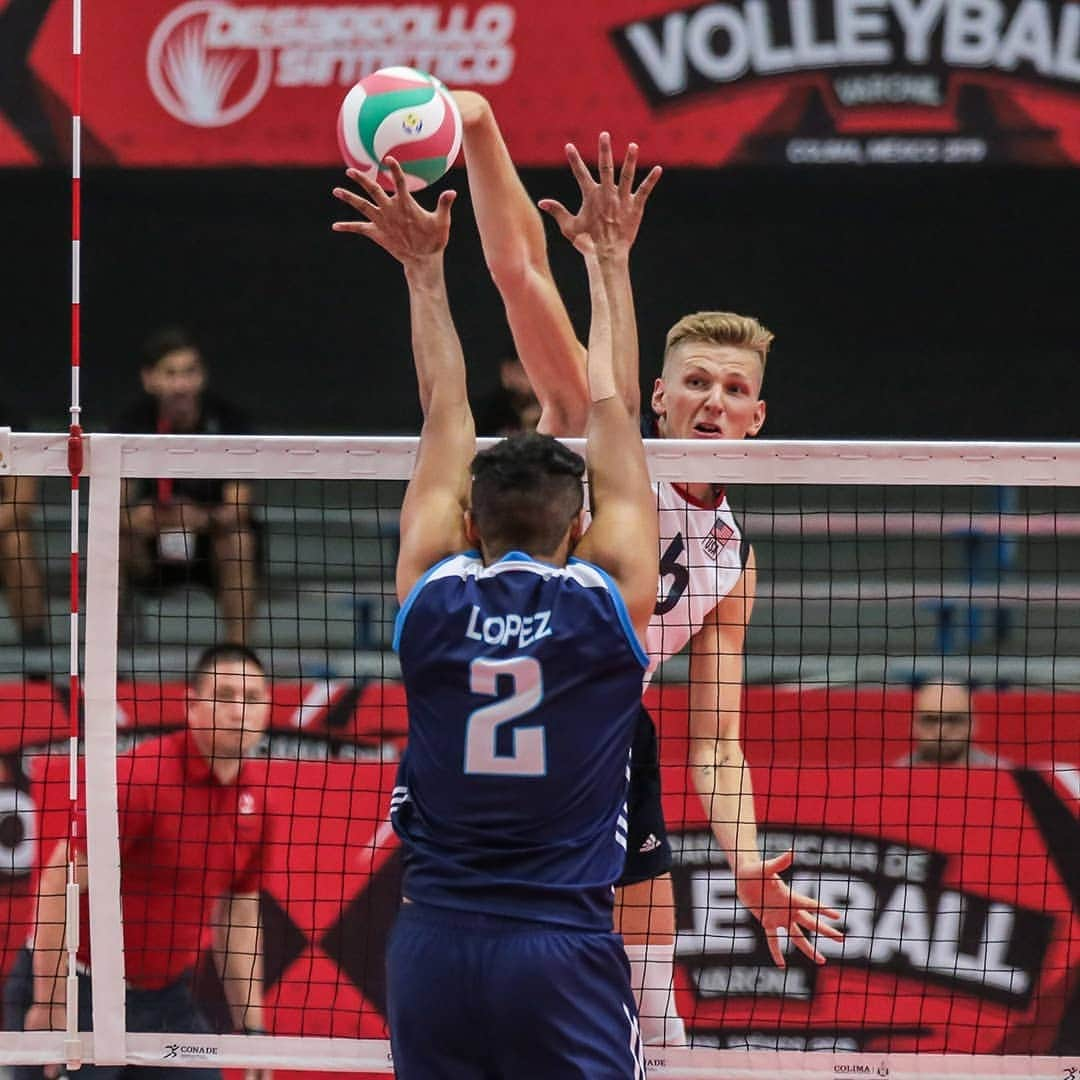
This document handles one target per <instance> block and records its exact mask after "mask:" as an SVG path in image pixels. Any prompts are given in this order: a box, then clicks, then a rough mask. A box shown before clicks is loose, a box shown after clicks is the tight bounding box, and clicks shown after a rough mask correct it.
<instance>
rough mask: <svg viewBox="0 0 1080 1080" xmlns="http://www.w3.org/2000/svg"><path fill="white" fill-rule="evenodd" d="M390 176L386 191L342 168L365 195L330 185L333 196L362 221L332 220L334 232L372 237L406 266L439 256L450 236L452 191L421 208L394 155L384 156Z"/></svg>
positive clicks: (356, 170) (454, 195)
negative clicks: (432, 205)
mask: <svg viewBox="0 0 1080 1080" xmlns="http://www.w3.org/2000/svg"><path fill="white" fill-rule="evenodd" d="M385 163H386V166H387V168H389V170H390V175H391V176H392V177H393V179H394V187H395V191H394V193H393V194H389V193H387V192H385V191H383V189H382V188H381V187H379V185H378V184H377V183H375V181H374V180H372V179H370V178H369V177H367V176H365V175H364V174H363V173H362V172H360V171H359V170H358V169H346V170H345V171H346V175H347V176H348V177H349V179H350V180H352V181H353V182H354V183H356V184H358V185H359V186H360V187H361V188H363V190H364V194H365V195H366V196H367V198H363V197H362V196H360V195H357V194H356V193H355V192H352V191H348V190H347V189H346V188H334V197H335V198H337V199H340V200H341V201H342V202H343V203H345V204H346V205H347V206H351V207H352V208H353V209H354V210H355V211H357V213H359V214H362V215H363V216H364V217H365V218H366V219H367V220H366V221H335V222H334V224H333V229H334V231H335V232H351V233H356V234H357V235H359V236H366V237H368V238H369V239H370V240H374V241H375V243H376V244H378V245H379V247H381V248H383V249H384V250H385V251H388V252H389V253H390V254H391V255H393V256H394V258H395V259H397V261H398V262H399V263H401V265H402V266H404V267H406V269H407V268H408V267H409V266H410V265H413V264H415V263H421V262H424V261H425V260H428V259H430V258H431V257H432V256H437V255H441V254H442V252H443V250H444V249H445V247H446V243H447V240H449V238H450V206H451V204H452V203H453V201H454V199H455V198H456V197H457V192H455V191H444V192H443V193H442V194H441V195H440V196H439V201H438V203H437V204H436V206H435V209H434V210H425V209H424V208H423V207H422V206H421V205H420V204H419V203H418V202H417V201H416V200H415V199H414V198H413V197H412V195H411V194H410V193H409V191H408V189H407V187H406V181H405V173H404V172H402V169H401V166H400V165H399V164H398V163H397V161H396V160H395V159H394V158H391V157H388V158H386V159H385Z"/></svg>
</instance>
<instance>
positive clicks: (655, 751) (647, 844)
mask: <svg viewBox="0 0 1080 1080" xmlns="http://www.w3.org/2000/svg"><path fill="white" fill-rule="evenodd" d="M626 810H627V813H626V817H627V821H628V822H629V827H628V829H627V834H626V865H625V867H623V874H622V877H621V878H619V880H618V881H617V882H615V884H616V885H617V886H623V885H636V884H637V883H638V882H639V881H649V880H650V879H651V878H655V877H659V876H660V875H661V874H666V873H667V872H668V871H669V870H670V869H671V842H670V841H669V840H668V834H667V826H666V825H665V824H664V807H663V802H662V800H661V790H660V748H659V745H658V742H657V738H656V725H655V724H654V723H653V719H652V717H651V716H650V715H649V713H648V711H647V710H646V708H645V706H644V705H643V706H642V707H641V712H640V713H639V714H638V720H637V727H636V728H634V742H633V745H632V747H631V750H630V788H629V790H628V791H627V794H626Z"/></svg>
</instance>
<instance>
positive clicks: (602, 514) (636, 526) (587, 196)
mask: <svg viewBox="0 0 1080 1080" xmlns="http://www.w3.org/2000/svg"><path fill="white" fill-rule="evenodd" d="M636 150H637V148H636V147H634V146H631V149H630V151H629V152H628V155H627V164H628V165H629V167H626V165H624V168H623V170H622V174H621V176H620V180H619V184H618V186H616V184H615V180H614V166H613V163H612V156H611V139H610V137H609V136H608V135H607V133H606V132H605V133H604V134H602V135H601V136H600V147H599V161H600V182H599V183H596V182H595V181H594V180H593V178H592V176H591V175H590V174H589V171H588V169H587V168H586V167H585V164H584V163H583V162H582V160H581V156H580V155H579V154H578V152H577V150H576V149H575V148H574V147H573V146H570V147H567V156H568V158H569V160H570V164H571V168H572V169H573V171H574V175H575V177H576V178H577V180H578V184H579V186H580V188H581V194H582V205H581V209H580V211H579V212H578V213H577V214H576V215H571V214H570V213H569V211H568V210H566V208H565V207H563V206H562V205H560V204H558V203H554V202H545V203H542V204H541V205H542V206H543V207H544V209H546V210H548V211H549V212H550V213H551V214H552V216H553V217H555V219H556V220H557V221H558V222H559V227H560V229H562V232H563V235H564V236H566V237H567V238H568V239H569V240H571V241H572V242H573V243H574V246H575V247H576V248H577V249H578V250H579V251H580V252H581V253H582V254H583V255H584V256H585V265H586V268H587V270H588V274H589V296H590V300H591V303H592V323H591V326H590V331H589V350H588V370H587V374H588V381H589V395H590V398H591V408H590V411H589V426H588V430H587V435H588V440H587V444H586V460H587V461H588V463H589V484H590V492H591V497H592V502H593V518H592V524H591V525H590V527H589V530H588V532H587V533H586V534H585V536H584V537H583V538H582V540H581V543H580V544H579V545H578V551H577V554H578V555H580V557H581V558H584V559H588V560H589V561H590V562H595V563H596V564H597V565H598V566H601V567H603V568H604V569H605V570H607V571H608V572H609V573H610V574H611V575H612V577H614V578H615V580H616V581H617V582H618V584H619V587H620V590H621V592H622V594H623V598H624V599H625V601H626V605H627V607H628V609H629V611H630V618H631V620H632V621H633V623H634V626H635V628H636V629H637V631H638V634H639V636H640V637H641V638H642V639H644V636H645V630H646V629H647V627H648V624H649V619H650V617H651V615H652V610H653V605H654V604H655V602H656V580H657V564H656V550H657V547H658V546H659V538H658V531H657V516H656V501H655V496H654V494H653V490H652V485H651V484H650V482H649V472H648V467H647V465H646V462H645V447H644V445H643V443H642V441H641V431H640V428H639V425H638V408H637V405H638V397H637V377H638V346H637V327H636V320H635V315H634V307H633V294H632V290H631V288H630V278H629V275H630V271H629V250H630V246H631V244H632V243H633V238H634V236H636V235H637V229H638V225H639V224H640V220H641V213H642V211H643V210H644V205H645V201H646V200H647V199H648V197H649V194H650V192H651V191H652V189H653V187H654V186H655V185H656V182H657V180H659V178H660V170H659V169H653V170H652V172H650V174H649V175H648V177H647V178H646V179H645V181H644V182H643V183H642V184H641V186H640V187H639V188H638V190H637V191H636V192H634V191H633V190H632V189H633V164H634V161H635V160H636ZM628 382H629V383H632V386H633V390H632V391H631V390H628V389H627V383H628Z"/></svg>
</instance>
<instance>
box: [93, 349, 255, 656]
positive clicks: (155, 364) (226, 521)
mask: <svg viewBox="0 0 1080 1080" xmlns="http://www.w3.org/2000/svg"><path fill="white" fill-rule="evenodd" d="M141 375H142V386H143V391H144V394H143V397H142V398H141V399H140V401H139V402H138V403H137V404H135V405H134V406H133V407H132V408H130V409H129V410H128V411H127V412H126V413H124V414H123V415H122V416H121V417H120V418H119V419H118V420H117V422H116V423H115V424H114V425H113V427H114V430H116V431H120V432H125V433H129V432H130V433H133V434H139V433H157V434H159V435H223V434H229V435H243V434H246V433H247V431H248V423H247V419H246V417H245V416H244V415H243V413H241V412H240V411H239V410H238V409H236V408H235V407H234V406H232V405H230V404H229V403H228V402H226V401H223V400H222V399H221V398H219V397H217V396H216V395H215V394H212V393H211V392H209V391H208V390H207V389H206V381H207V379H206V366H205V364H204V363H203V359H202V356H201V354H200V352H199V350H198V347H197V346H196V345H195V343H194V341H193V340H192V339H191V337H190V336H189V335H188V334H187V333H186V332H184V331H183V330H178V329H167V330H162V331H159V332H158V333H156V334H155V335H154V336H153V337H151V338H150V340H149V341H148V342H147V344H146V349H145V355H144V358H143V364H142V371H141ZM257 552H258V534H257V529H256V525H255V523H254V522H253V520H252V514H251V488H250V485H248V484H246V483H244V482H243V481H240V480H228V481H222V480H208V479H201V478H183V479H161V480H128V481H125V483H124V492H123V508H122V513H121V519H120V559H121V564H122V567H123V571H124V573H123V577H124V578H125V579H126V580H125V581H124V585H126V586H128V587H130V586H137V587H139V588H144V589H145V588H153V587H160V586H166V587H167V586H169V585H174V584H187V583H189V582H197V583H199V584H202V585H205V586H206V587H207V588H209V589H211V590H212V591H213V592H214V593H215V594H216V595H217V598H218V601H219V603H220V604H221V610H222V614H223V616H224V620H225V640H227V641H232V642H236V643H238V644H243V643H245V642H247V641H248V640H249V638H250V634H251V623H252V620H253V618H254V615H255V604H256V599H257V591H258V583H257V580H256V577H257V575H256V564H257Z"/></svg>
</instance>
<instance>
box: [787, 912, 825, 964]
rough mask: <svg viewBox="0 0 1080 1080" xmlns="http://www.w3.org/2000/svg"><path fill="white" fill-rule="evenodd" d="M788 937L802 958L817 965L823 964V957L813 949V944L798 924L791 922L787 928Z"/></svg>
mask: <svg viewBox="0 0 1080 1080" xmlns="http://www.w3.org/2000/svg"><path fill="white" fill-rule="evenodd" d="M788 937H789V938H790V939H791V943H792V945H794V946H795V948H796V949H798V950H799V952H801V953H802V954H803V956H805V957H808V958H809V959H810V960H813V962H814V963H815V964H818V965H821V964H824V963H825V957H824V956H822V954H821V953H820V952H818V950H817V949H816V948H815V947H814V944H813V942H812V941H811V940H810V939H809V938H808V937H807V936H806V933H805V931H804V930H803V929H802V927H801V926H799V924H798V923H794V922H793V923H792V924H791V925H790V926H789V927H788Z"/></svg>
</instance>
